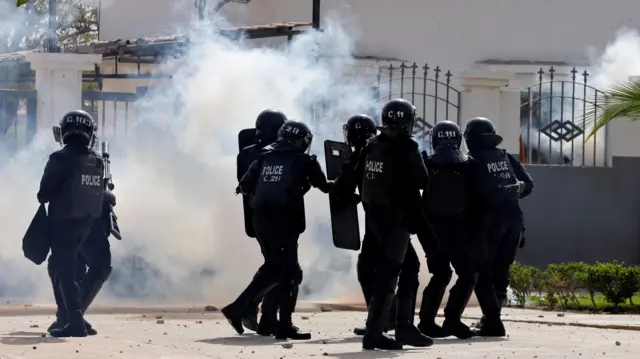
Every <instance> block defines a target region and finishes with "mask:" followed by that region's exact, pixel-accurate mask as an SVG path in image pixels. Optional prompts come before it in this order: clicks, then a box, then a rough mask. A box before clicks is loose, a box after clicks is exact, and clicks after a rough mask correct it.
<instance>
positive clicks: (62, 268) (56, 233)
mask: <svg viewBox="0 0 640 359" xmlns="http://www.w3.org/2000/svg"><path fill="white" fill-rule="evenodd" d="M95 128H96V125H95V122H94V120H93V118H91V115H89V114H88V113H86V112H84V111H72V112H69V113H68V114H66V115H65V116H64V117H63V119H62V121H61V122H60V133H61V140H62V143H63V144H64V147H63V148H62V149H61V150H59V151H56V152H54V153H52V154H51V155H50V156H49V160H48V162H47V165H46V167H45V170H44V174H43V176H42V180H41V182H40V190H39V192H38V201H39V202H40V203H49V213H48V214H49V216H48V230H49V232H48V234H49V240H50V242H51V259H50V260H51V261H52V266H53V269H54V272H55V276H56V277H57V282H58V283H59V284H58V285H59V286H60V289H61V292H62V293H63V297H64V306H65V308H66V312H67V316H68V318H67V319H68V321H67V323H68V324H67V325H66V326H65V327H63V328H61V329H57V330H52V331H51V335H52V336H57V337H68V336H86V335H87V331H86V328H85V324H84V319H83V317H82V310H81V303H80V294H79V292H78V286H77V283H76V281H75V279H74V269H75V260H76V253H77V250H78V248H79V246H80V245H81V243H82V242H83V241H84V240H85V239H86V237H87V235H88V234H89V231H90V229H91V224H92V222H93V220H94V219H96V218H99V217H100V215H101V214H102V204H103V187H102V185H103V171H104V169H103V162H102V159H101V158H100V156H98V155H97V154H96V153H95V152H93V151H92V150H91V149H90V148H89V146H90V144H91V143H92V139H93V137H94V135H95Z"/></svg>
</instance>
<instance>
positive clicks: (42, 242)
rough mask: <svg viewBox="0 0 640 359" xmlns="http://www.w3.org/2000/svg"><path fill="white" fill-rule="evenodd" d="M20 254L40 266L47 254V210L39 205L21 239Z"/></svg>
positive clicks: (42, 205)
mask: <svg viewBox="0 0 640 359" xmlns="http://www.w3.org/2000/svg"><path fill="white" fill-rule="evenodd" d="M22 252H23V253H24V256H25V258H27V259H29V260H30V261H32V262H33V263H35V264H37V265H40V264H42V263H43V262H44V261H45V260H46V259H47V255H48V254H49V239H48V237H47V210H46V209H45V208H44V204H41V205H40V207H39V208H38V211H37V212H36V214H35V216H33V219H32V220H31V224H29V228H27V232H26V233H25V234H24V237H23V238H22Z"/></svg>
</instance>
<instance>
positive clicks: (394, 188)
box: [356, 99, 429, 350]
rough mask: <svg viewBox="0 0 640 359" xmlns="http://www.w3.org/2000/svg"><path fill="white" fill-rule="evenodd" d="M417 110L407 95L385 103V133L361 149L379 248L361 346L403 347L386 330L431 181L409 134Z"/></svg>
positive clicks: (369, 218) (369, 216) (366, 200)
mask: <svg viewBox="0 0 640 359" xmlns="http://www.w3.org/2000/svg"><path fill="white" fill-rule="evenodd" d="M415 111H416V109H415V107H414V106H413V105H412V104H411V103H410V102H409V101H406V100H404V99H396V100H391V101H389V102H387V103H386V104H385V105H384V106H383V108H382V114H381V124H382V126H381V127H380V132H381V133H380V134H379V135H377V136H375V137H374V138H373V139H371V140H370V141H369V142H368V143H367V145H366V146H365V148H364V149H363V150H362V153H361V154H360V159H359V161H358V166H357V169H356V171H357V173H358V174H361V175H362V182H363V183H362V202H363V204H365V205H366V206H367V212H366V224H367V225H368V228H369V229H370V231H371V233H372V237H373V238H375V239H376V240H377V241H378V243H379V244H378V246H379V248H380V253H379V257H378V261H377V267H376V282H375V288H374V290H373V296H372V297H371V299H370V301H369V307H368V309H369V310H368V316H367V322H366V327H367V330H366V333H365V335H364V337H363V339H362V347H363V349H369V350H370V349H376V348H377V349H388V350H394V349H395V350H397V349H402V344H401V343H399V342H397V341H396V340H394V339H392V338H391V337H389V336H387V335H386V333H384V326H385V325H386V323H387V318H388V314H389V308H390V306H391V303H392V301H393V297H394V291H395V288H396V285H397V283H398V277H399V275H400V271H401V269H402V262H403V260H404V257H405V254H406V252H407V247H408V245H409V241H410V235H411V232H414V231H415V228H416V220H420V219H424V218H421V217H422V216H420V215H417V214H416V213H415V209H416V208H415V206H414V204H415V203H416V200H417V201H419V200H420V190H421V189H424V188H426V185H427V183H428V180H429V176H428V174H427V169H426V168H425V165H424V162H423V159H422V157H421V155H420V152H419V151H418V144H417V143H416V142H415V141H413V140H412V139H411V134H412V132H413V126H414V124H415ZM398 300H399V299H398ZM414 328H415V327H414ZM396 330H397V329H396Z"/></svg>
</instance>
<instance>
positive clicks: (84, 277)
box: [47, 190, 116, 335]
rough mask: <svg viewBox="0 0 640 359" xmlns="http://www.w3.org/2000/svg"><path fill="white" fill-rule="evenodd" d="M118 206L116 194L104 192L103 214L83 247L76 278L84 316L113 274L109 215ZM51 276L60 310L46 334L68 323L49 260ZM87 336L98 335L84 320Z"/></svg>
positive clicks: (79, 252) (77, 264)
mask: <svg viewBox="0 0 640 359" xmlns="http://www.w3.org/2000/svg"><path fill="white" fill-rule="evenodd" d="M115 204H116V197H115V195H114V194H113V192H111V191H109V190H106V191H105V193H104V199H103V207H102V215H101V216H100V218H99V219H97V220H95V221H94V222H93V225H92V227H91V232H90V233H89V236H87V239H86V240H85V241H84V242H83V243H82V245H81V246H80V250H79V251H78V257H77V258H76V270H75V278H76V282H77V283H78V287H79V290H80V302H81V303H82V313H85V312H86V311H87V309H89V306H91V303H93V300H94V299H95V298H96V296H97V295H98V293H99V292H100V290H101V289H102V286H103V285H104V283H105V282H106V281H107V279H108V278H109V276H110V275H111V271H112V268H111V245H110V243H109V235H110V231H111V228H110V220H111V218H110V216H111V208H112V207H113V206H115ZM47 269H48V271H49V277H50V279H51V282H52V284H54V286H53V293H54V298H55V299H56V305H57V306H58V310H57V311H56V320H55V321H54V322H53V323H52V324H51V325H50V326H49V328H48V329H47V332H51V331H52V330H54V329H59V328H62V327H64V325H65V324H66V320H67V319H66V313H65V308H64V304H63V302H62V294H61V292H60V289H59V288H58V286H57V285H56V284H55V283H56V277H55V276H54V270H53V262H52V261H51V257H49V263H48V266H47ZM85 326H86V328H87V334H88V335H96V334H98V332H97V331H96V330H95V329H94V328H93V326H92V325H91V324H90V323H89V322H87V321H86V320H85Z"/></svg>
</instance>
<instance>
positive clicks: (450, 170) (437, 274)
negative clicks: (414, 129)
mask: <svg viewBox="0 0 640 359" xmlns="http://www.w3.org/2000/svg"><path fill="white" fill-rule="evenodd" d="M461 143H462V132H461V130H460V127H458V125H457V124H455V123H453V122H449V121H443V122H439V123H437V124H436V125H435V126H434V127H433V129H432V141H431V144H432V146H433V151H434V152H433V155H431V156H430V157H428V158H427V159H426V161H425V162H426V165H427V169H428V170H429V178H430V183H429V187H428V189H427V190H426V191H425V192H424V194H423V199H424V203H425V209H426V212H427V215H428V216H429V219H430V222H431V224H432V225H433V228H434V230H435V233H436V235H437V237H438V239H439V242H440V246H439V250H437V251H434V252H432V253H429V254H427V265H428V267H429V272H430V273H431V274H432V277H431V279H430V280H429V284H428V285H427V287H426V288H425V290H424V293H423V297H422V304H421V307H420V324H419V325H418V328H420V330H421V331H422V332H423V333H425V334H427V335H430V336H432V337H446V336H449V335H454V336H457V337H458V338H460V339H468V338H470V337H472V336H473V332H472V331H471V330H470V329H469V327H468V326H466V325H464V324H463V323H462V322H461V316H462V313H463V311H464V309H465V307H466V305H467V303H468V301H469V298H470V297H471V294H472V293H473V289H474V287H475V284H476V276H477V274H476V266H475V264H474V262H475V258H474V257H475V256H474V254H475V253H476V251H477V249H478V248H479V243H478V241H479V240H480V239H479V238H478V235H479V232H480V231H481V230H482V228H480V226H481V224H482V223H481V218H482V214H483V211H484V210H486V208H485V205H484V202H483V194H482V191H483V189H482V186H480V182H482V181H483V173H482V172H481V171H480V168H479V164H478V163H477V162H475V161H474V160H473V158H472V157H470V156H467V155H465V154H463V153H462V152H461V151H460V146H461ZM423 154H424V153H423ZM424 155H425V157H426V154H424ZM450 265H452V266H453V268H454V269H455V271H456V274H457V275H458V279H457V281H456V283H455V285H454V286H453V288H452V289H451V293H450V296H449V300H448V301H447V306H446V308H445V321H444V325H443V328H440V327H439V326H438V325H437V324H436V323H435V319H436V315H437V312H438V308H439V307H440V304H441V303H442V299H443V297H444V293H445V291H446V288H447V285H448V284H449V282H450V280H451V276H452V272H451V269H450ZM489 289H491V288H489ZM479 292H480V293H485V292H484V291H483V290H480V291H479ZM479 302H480V304H481V306H482V307H483V308H485V309H486V311H487V312H488V311H490V309H488V308H489V307H490V306H491V305H493V309H494V311H495V310H496V308H497V303H496V299H495V294H494V293H493V291H491V293H489V294H488V295H485V296H483V297H479Z"/></svg>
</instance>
